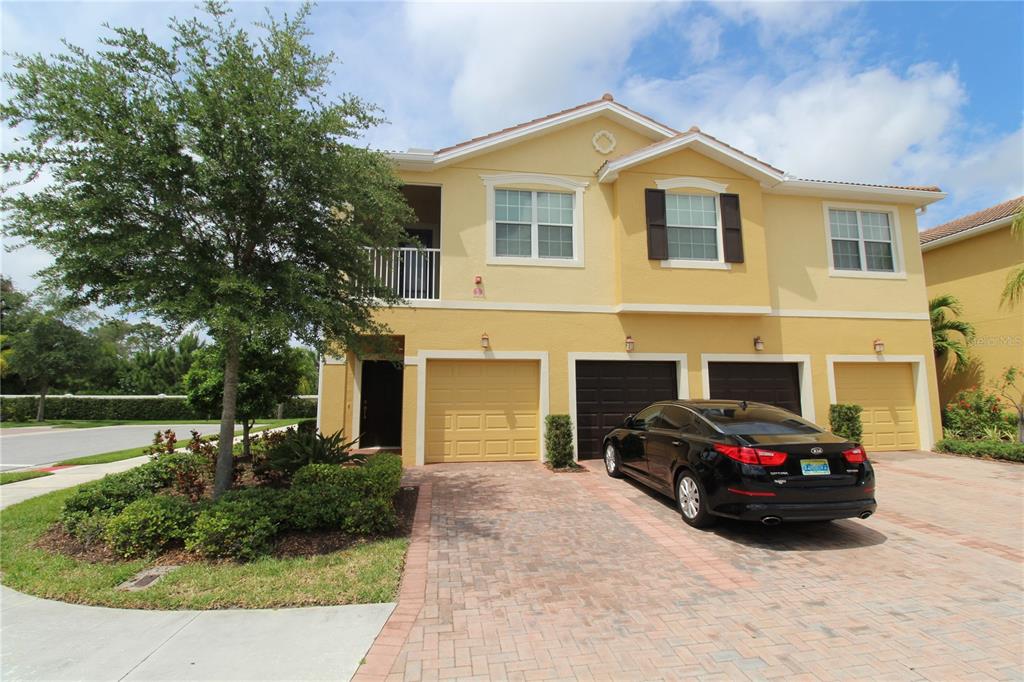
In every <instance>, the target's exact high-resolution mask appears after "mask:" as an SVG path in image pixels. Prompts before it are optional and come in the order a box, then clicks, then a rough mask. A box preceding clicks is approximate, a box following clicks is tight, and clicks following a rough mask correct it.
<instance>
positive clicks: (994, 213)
mask: <svg viewBox="0 0 1024 682" xmlns="http://www.w3.org/2000/svg"><path fill="white" fill-rule="evenodd" d="M1021 209H1024V196H1020V197H1017V198H1016V199H1010V200H1009V201H1004V202H1003V203H1001V204H996V205H995V206H989V207H988V208H985V209H982V210H980V211H978V212H977V213H971V214H970V215H965V216H961V217H960V218H957V219H956V220H950V221H949V222H948V223H943V224H942V225H938V226H936V227H933V228H931V229H930V230H925V231H924V232H922V233H921V234H920V235H919V236H920V238H921V243H922V244H927V243H928V242H933V241H935V240H936V239H942V238H943V237H949V236H952V235H954V234H958V233H960V232H965V231H967V230H970V229H972V228H975V227H979V226H981V225H985V224H987V223H991V222H994V221H996V220H1001V219H1003V218H1008V217H1010V216H1012V215H1013V214H1014V213H1017V212H1018V211H1020V210H1021Z"/></svg>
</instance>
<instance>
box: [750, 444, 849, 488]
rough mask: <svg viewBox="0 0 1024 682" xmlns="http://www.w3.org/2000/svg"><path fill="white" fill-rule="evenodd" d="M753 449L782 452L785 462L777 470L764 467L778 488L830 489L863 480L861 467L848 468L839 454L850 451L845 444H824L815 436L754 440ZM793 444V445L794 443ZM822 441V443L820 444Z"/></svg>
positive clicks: (847, 464) (772, 467)
mask: <svg viewBox="0 0 1024 682" xmlns="http://www.w3.org/2000/svg"><path fill="white" fill-rule="evenodd" d="M745 439H746V440H757V443H756V444H755V443H751V445H753V446H754V447H757V448H762V449H765V450H774V451H776V452H785V453H786V455H787V456H786V461H785V462H784V463H783V464H781V465H779V466H769V467H765V468H766V469H767V471H768V475H769V477H770V478H771V479H772V481H773V482H774V483H775V485H777V486H779V487H785V488H786V489H790V490H791V489H794V488H830V487H836V486H855V485H857V484H858V483H860V482H861V481H862V480H863V475H864V465H863V464H851V463H850V462H847V461H846V458H845V457H843V451H844V450H847V449H850V448H852V447H853V445H851V444H850V443H848V442H846V441H839V440H838V439H837V441H836V442H827V439H823V438H822V437H821V434H817V435H816V436H793V435H786V436H781V435H780V436H757V437H756V439H755V438H745ZM794 441H796V442H794ZM823 441H825V442H823Z"/></svg>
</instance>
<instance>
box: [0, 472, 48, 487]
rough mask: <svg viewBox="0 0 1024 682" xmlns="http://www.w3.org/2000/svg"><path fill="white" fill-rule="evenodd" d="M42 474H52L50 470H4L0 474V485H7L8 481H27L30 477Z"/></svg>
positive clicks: (41, 475) (38, 476)
mask: <svg viewBox="0 0 1024 682" xmlns="http://www.w3.org/2000/svg"><path fill="white" fill-rule="evenodd" d="M43 476H53V472H52V471H5V472H4V473H2V474H0V485H7V484H8V483H17V482H18V481H27V480H29V479H30V478H42V477H43Z"/></svg>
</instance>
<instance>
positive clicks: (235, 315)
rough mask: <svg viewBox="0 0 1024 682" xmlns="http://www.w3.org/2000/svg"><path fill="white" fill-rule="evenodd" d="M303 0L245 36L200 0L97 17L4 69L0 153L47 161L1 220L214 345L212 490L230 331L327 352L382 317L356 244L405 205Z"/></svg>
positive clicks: (71, 279)
mask: <svg viewBox="0 0 1024 682" xmlns="http://www.w3.org/2000/svg"><path fill="white" fill-rule="evenodd" d="M309 13H310V5H303V6H301V8H300V9H299V10H298V11H297V13H296V14H295V15H294V16H287V15H284V16H283V17H275V16H273V15H271V14H270V13H269V12H268V17H267V19H266V20H265V21H264V22H262V23H260V24H257V25H255V26H254V27H253V30H254V31H255V32H256V34H257V35H253V34H251V33H250V31H249V30H247V29H245V28H243V27H240V26H238V25H237V24H236V23H235V22H234V21H233V20H232V18H231V15H230V11H229V9H228V7H227V5H226V4H224V3H221V2H208V3H207V4H206V5H205V14H204V16H202V17H200V18H194V19H187V20H182V21H178V20H172V21H171V23H170V27H171V32H172V35H173V37H172V39H171V40H170V41H169V43H168V44H165V45H164V44H158V43H157V42H155V41H154V40H153V39H152V38H150V37H149V36H147V35H146V34H145V33H143V32H142V31H139V30H135V29H132V28H112V29H111V32H110V34H109V35H107V36H105V37H103V38H102V39H101V43H102V46H103V47H102V49H101V50H100V51H98V52H97V53H95V54H90V53H88V52H86V51H85V50H83V49H81V48H77V47H74V46H70V45H69V46H68V47H67V48H66V50H65V51H64V52H62V53H61V54H58V55H56V56H54V57H46V56H43V55H17V56H15V58H14V68H13V69H12V70H11V71H10V72H9V73H7V74H5V75H4V77H3V81H4V83H5V85H6V86H7V91H8V98H7V100H6V101H5V102H4V104H3V105H2V106H0V115H2V118H3V120H4V123H5V124H7V125H8V126H9V127H11V128H14V127H16V126H22V125H24V126H25V127H26V128H27V130H28V132H27V134H26V136H25V137H24V138H23V139H21V140H19V144H18V146H17V147H16V148H15V149H14V150H12V151H9V152H5V153H4V154H2V155H0V158H2V161H3V165H4V168H5V169H8V170H14V171H21V172H24V173H25V174H26V178H29V179H31V178H34V177H36V176H37V175H38V174H39V173H43V172H45V173H48V174H49V176H50V177H51V181H50V182H49V183H48V184H47V185H46V186H45V187H43V188H42V189H39V190H38V191H36V192H34V193H28V192H26V191H21V192H12V191H8V192H5V195H4V197H3V199H2V208H3V209H4V210H5V212H6V213H7V227H6V230H7V232H8V233H9V234H11V235H14V236H17V237H21V238H23V239H24V240H26V241H27V242H28V243H31V244H34V245H36V246H38V247H40V248H42V249H44V250H46V251H48V252H49V253H51V254H52V255H53V256H54V264H53V265H52V266H51V267H50V268H48V269H47V270H45V271H44V273H43V275H44V277H45V278H46V279H47V281H49V282H51V283H53V284H57V285H59V286H61V287H63V288H64V289H66V290H67V291H69V292H71V295H72V297H73V298H74V300H75V301H76V302H78V303H81V304H98V305H100V306H122V307H124V308H125V309H127V310H129V311H141V312H144V313H146V314H149V315H151V316H155V317H158V318H160V319H163V320H167V321H168V322H170V323H171V324H173V325H177V326H179V327H185V326H188V325H197V326H199V327H200V328H203V329H208V330H209V332H210V334H211V336H213V337H214V338H215V339H217V340H218V341H219V342H220V343H221V344H222V345H223V346H224V349H225V361H224V362H225V372H224V376H225V387H224V409H223V413H222V415H221V418H222V421H221V441H220V442H221V452H220V457H219V459H218V467H217V477H216V478H217V482H216V491H217V493H218V494H219V493H220V492H222V491H223V490H224V489H226V487H227V485H228V484H229V483H230V480H231V466H232V462H231V450H230V442H229V441H230V437H231V435H232V432H233V428H234V419H235V409H234V408H235V402H236V394H237V382H238V375H239V350H240V344H241V340H242V338H243V336H244V335H246V334H248V333H250V331H251V330H254V329H255V330H265V331H267V332H275V333H284V334H285V335H287V336H294V337H296V338H298V339H299V340H301V341H303V342H305V343H306V344H307V345H309V346H312V347H314V348H317V349H318V350H320V351H323V350H324V349H325V348H326V347H327V346H329V345H331V344H338V343H340V344H343V345H348V346H354V345H356V343H355V342H356V340H357V339H358V338H360V337H362V336H364V335H377V334H382V333H385V332H386V329H384V328H383V326H382V325H380V324H379V323H378V322H377V321H375V319H374V316H373V310H374V308H375V306H377V305H379V304H381V303H384V304H390V303H394V302H396V297H395V295H394V294H393V293H392V292H391V291H390V289H388V288H387V287H386V286H384V285H383V284H382V283H380V282H378V281H376V280H375V278H374V276H373V270H372V263H371V259H370V256H369V254H368V252H367V250H366V249H365V248H364V247H371V246H378V247H379V246H393V245H397V244H398V243H399V240H400V238H401V236H402V234H403V227H404V225H406V224H408V223H410V222H412V213H411V209H410V208H409V207H408V205H407V204H406V203H405V200H404V199H403V197H402V195H401V192H400V191H399V188H400V184H401V183H400V181H399V179H398V178H397V176H396V175H395V173H394V169H393V166H392V164H391V161H390V159H389V158H388V157H387V156H386V155H385V154H383V153H380V152H376V151H371V150H369V149H367V148H365V147H361V146H358V145H357V144H356V141H357V139H358V137H359V135H361V134H362V133H363V132H364V131H365V130H366V129H367V128H369V127H371V126H374V125H376V124H378V123H381V122H382V119H381V117H380V113H379V111H378V110H377V109H375V108H374V107H373V106H371V105H369V104H367V103H365V102H363V101H362V100H360V99H359V98H358V97H356V96H352V95H342V96H333V95H331V94H330V92H328V85H329V82H330V78H331V76H332V72H331V65H332V63H333V61H334V56H333V55H332V54H327V55H320V54H317V53H315V52H314V51H313V50H312V49H311V48H310V47H309V46H308V44H307V39H308V36H309V31H308V29H307V28H306V22H307V19H308V17H309Z"/></svg>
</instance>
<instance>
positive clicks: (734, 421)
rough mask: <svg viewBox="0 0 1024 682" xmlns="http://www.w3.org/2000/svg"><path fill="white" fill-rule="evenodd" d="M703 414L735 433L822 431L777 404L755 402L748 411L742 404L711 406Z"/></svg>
mask: <svg viewBox="0 0 1024 682" xmlns="http://www.w3.org/2000/svg"><path fill="white" fill-rule="evenodd" d="M700 413H701V414H702V415H704V418H705V419H707V420H708V421H709V422H711V423H712V424H714V425H715V426H717V427H718V428H719V429H720V430H721V431H722V432H723V433H727V434H729V435H733V436H767V435H776V434H778V435H786V434H800V433H822V430H821V429H819V428H818V427H817V426H815V425H814V424H812V423H811V422H809V421H806V420H804V419H801V418H800V417H798V416H796V415H795V414H793V413H792V412H787V411H786V410H782V409H779V408H777V407H765V406H754V405H751V406H749V407H748V408H747V409H745V410H744V409H741V408H740V407H738V406H725V405H723V406H721V407H712V406H708V407H705V408H703V409H701V411H700Z"/></svg>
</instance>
